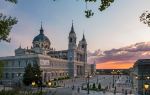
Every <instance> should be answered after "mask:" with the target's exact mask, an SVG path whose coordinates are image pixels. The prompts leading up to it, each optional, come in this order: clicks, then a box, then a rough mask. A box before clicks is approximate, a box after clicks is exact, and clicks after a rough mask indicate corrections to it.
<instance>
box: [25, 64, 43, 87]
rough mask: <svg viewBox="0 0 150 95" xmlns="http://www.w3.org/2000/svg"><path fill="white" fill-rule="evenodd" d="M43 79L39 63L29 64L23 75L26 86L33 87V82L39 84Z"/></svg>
mask: <svg viewBox="0 0 150 95" xmlns="http://www.w3.org/2000/svg"><path fill="white" fill-rule="evenodd" d="M40 79H41V70H40V67H39V65H38V64H37V63H35V64H33V66H31V64H28V65H27V67H26V68H25V73H24V75H23V83H24V84H25V85H26V86H29V85H31V83H32V82H33V81H35V82H36V84H38V81H39V80H40Z"/></svg>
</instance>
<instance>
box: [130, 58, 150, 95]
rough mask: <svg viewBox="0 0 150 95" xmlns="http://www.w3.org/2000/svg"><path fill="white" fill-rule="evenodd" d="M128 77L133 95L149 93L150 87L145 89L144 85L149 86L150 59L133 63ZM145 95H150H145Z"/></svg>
mask: <svg viewBox="0 0 150 95" xmlns="http://www.w3.org/2000/svg"><path fill="white" fill-rule="evenodd" d="M130 72H131V73H130V76H132V83H133V88H134V92H135V93H136V94H135V95H145V93H149V92H150V87H149V88H148V89H145V86H144V85H145V84H148V85H150V59H139V60H137V61H136V62H135V64H134V66H133V68H132V69H130ZM146 95H150V93H149V94H146Z"/></svg>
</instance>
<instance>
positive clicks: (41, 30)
mask: <svg viewBox="0 0 150 95" xmlns="http://www.w3.org/2000/svg"><path fill="white" fill-rule="evenodd" d="M43 32H44V30H43V27H42V22H41V29H40V34H43Z"/></svg>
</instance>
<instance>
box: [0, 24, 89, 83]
mask: <svg viewBox="0 0 150 95" xmlns="http://www.w3.org/2000/svg"><path fill="white" fill-rule="evenodd" d="M76 40H77V37H76V33H75V31H74V27H73V23H72V27H71V31H70V33H69V37H68V49H67V50H61V51H56V50H55V49H54V48H52V47H51V42H50V40H49V38H48V37H47V36H45V35H44V30H43V27H42V25H41V29H40V33H39V35H37V36H36V37H35V38H34V39H33V42H32V44H33V46H32V47H31V48H30V49H29V48H28V47H27V48H26V49H25V48H22V47H21V46H20V47H19V48H17V49H16V50H15V56H6V57H0V60H3V61H5V64H4V72H3V79H2V82H3V83H15V82H17V81H20V80H22V75H23V74H24V68H25V67H26V66H27V65H28V64H29V63H30V64H34V63H37V64H39V66H40V69H41V70H42V71H43V72H42V78H43V81H48V80H51V79H54V78H59V77H64V76H69V77H80V76H85V75H86V74H87V73H88V72H90V73H92V72H91V65H88V64H87V42H86V39H85V36H84V34H83V38H82V39H81V40H80V41H79V44H78V45H77V43H76ZM59 44H62V43H59Z"/></svg>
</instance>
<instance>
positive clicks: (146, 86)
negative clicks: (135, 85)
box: [144, 83, 149, 95]
mask: <svg viewBox="0 0 150 95" xmlns="http://www.w3.org/2000/svg"><path fill="white" fill-rule="evenodd" d="M144 88H145V95H148V93H147V90H148V88H149V84H148V83H145V84H144Z"/></svg>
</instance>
